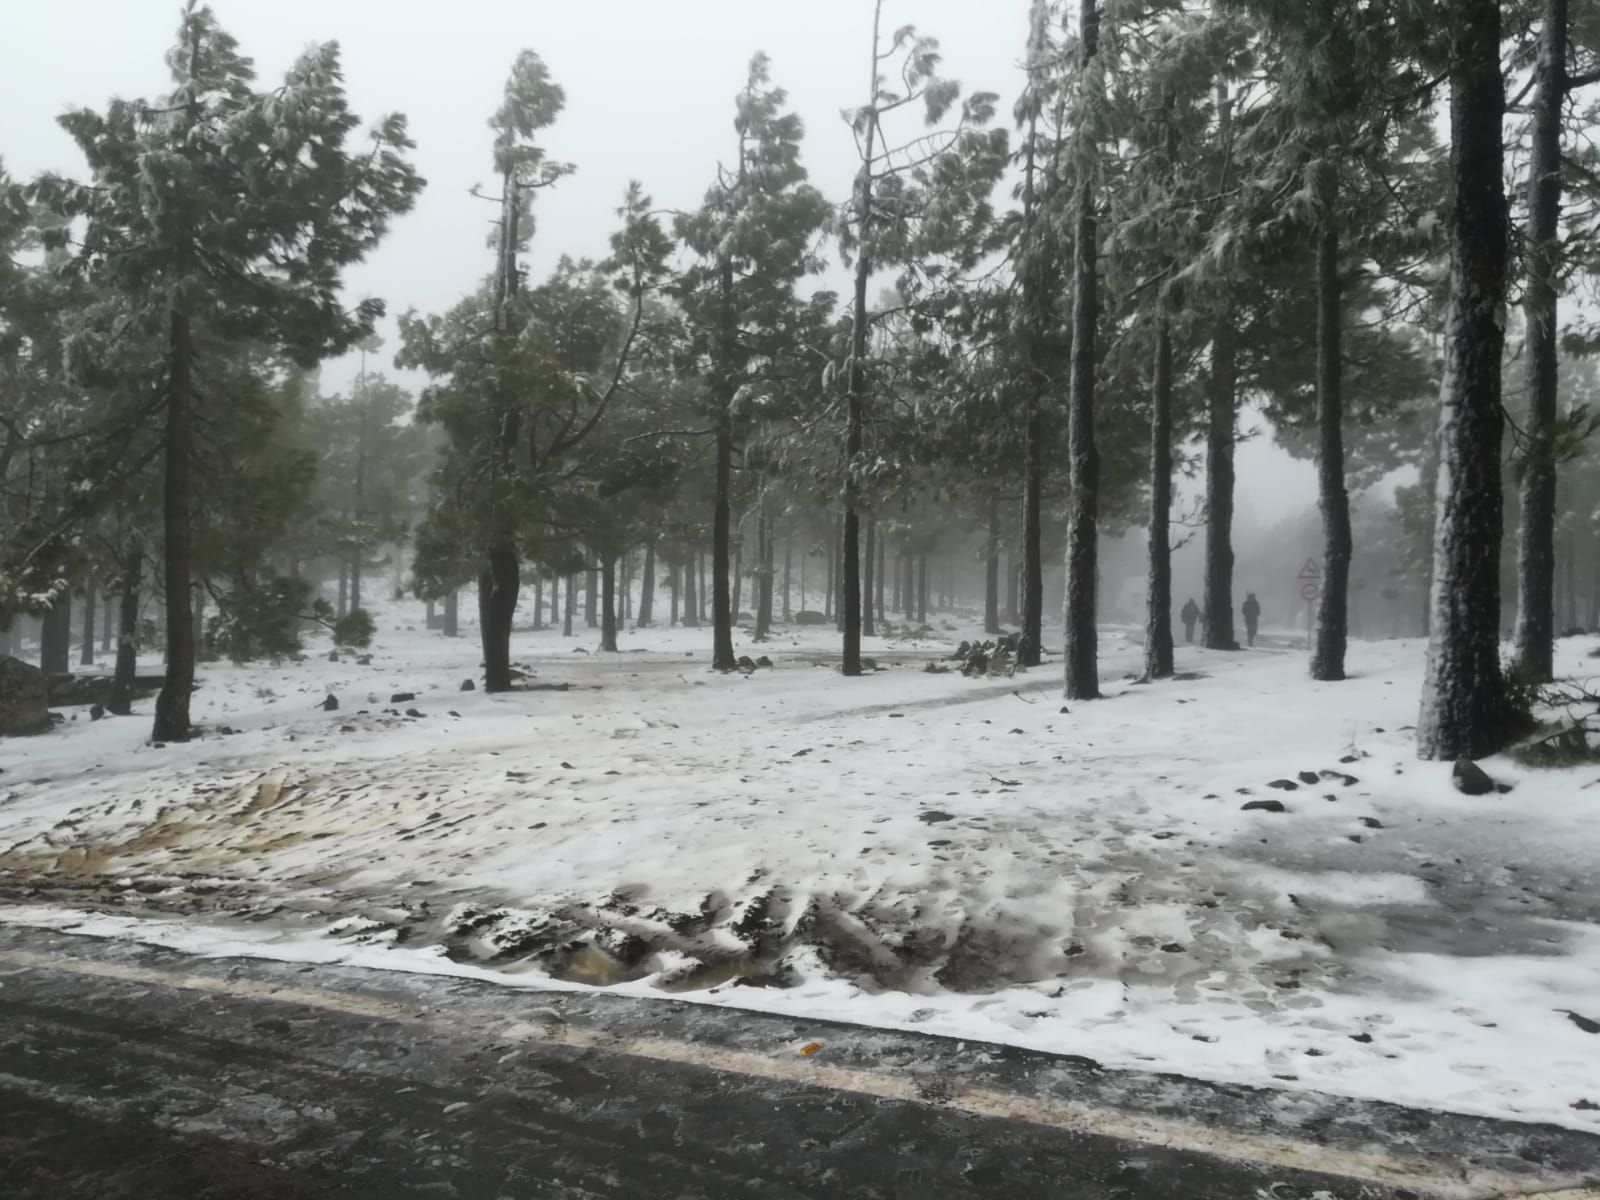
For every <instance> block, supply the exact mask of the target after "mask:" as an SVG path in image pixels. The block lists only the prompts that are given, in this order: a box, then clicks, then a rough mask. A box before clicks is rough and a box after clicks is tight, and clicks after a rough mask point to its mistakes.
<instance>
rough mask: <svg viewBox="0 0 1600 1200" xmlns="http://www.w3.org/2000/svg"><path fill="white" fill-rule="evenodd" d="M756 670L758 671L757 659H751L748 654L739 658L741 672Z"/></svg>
mask: <svg viewBox="0 0 1600 1200" xmlns="http://www.w3.org/2000/svg"><path fill="white" fill-rule="evenodd" d="M755 669H756V660H755V659H753V658H751V657H750V656H749V655H748V654H741V655H740V656H739V670H741V671H754V670H755Z"/></svg>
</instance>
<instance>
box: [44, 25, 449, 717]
mask: <svg viewBox="0 0 1600 1200" xmlns="http://www.w3.org/2000/svg"><path fill="white" fill-rule="evenodd" d="M167 62H168V66H169V67H170V69H171V73H172V80H173V90H172V91H171V93H169V94H168V95H167V96H165V97H163V98H162V99H161V100H160V101H158V102H156V103H150V102H146V101H127V100H114V101H112V102H111V104H110V105H109V106H108V108H107V109H106V111H105V112H104V113H97V112H94V111H92V110H88V109H83V110H79V111H76V112H72V113H68V114H67V115H65V116H64V117H62V118H61V123H62V125H63V127H64V128H65V129H66V130H67V132H68V133H69V134H70V135H71V136H72V137H73V139H74V140H75V141H76V142H77V143H78V146H79V148H80V149H81V150H82V151H83V154H84V157H85V158H86V160H87V161H88V164H89V168H90V172H91V175H90V178H89V180H88V181H87V182H86V183H82V184H77V183H71V182H68V181H66V180H62V179H56V178H47V179H45V180H43V181H41V183H40V184H39V185H38V189H37V192H38V195H39V196H40V198H41V199H43V200H44V201H45V202H46V203H47V204H49V205H50V206H51V207H52V208H53V209H54V210H55V211H56V212H58V213H59V214H60V215H61V216H62V217H64V218H67V219H69V220H78V221H82V222H83V233H82V237H81V239H80V240H79V241H78V242H77V244H76V245H75V246H74V247H73V254H72V262H71V266H72V269H73V270H74V271H76V272H78V273H80V274H81V275H82V276H84V277H85V278H87V279H88V280H90V281H91V282H93V283H94V284H95V285H97V286H98V287H100V288H103V289H104V290H105V291H106V292H108V293H110V294H112V295H114V296H116V297H118V298H119V300H120V301H121V304H122V306H123V308H124V314H123V315H124V316H125V318H126V320H127V321H128V322H130V323H131V325H132V327H133V328H136V329H137V330H138V332H139V336H140V337H141V338H143V339H145V340H146V342H147V344H149V345H151V346H152V347H153V346H157V345H159V346H161V347H162V357H163V359H164V362H163V368H164V369H163V372H162V375H161V382H160V385H159V386H160V388H161V391H162V393H163V402H164V413H163V416H164V430H163V446H162V458H163V463H164V468H163V469H164V492H163V514H164V516H163V538H162V543H163V544H162V556H163V578H164V584H165V592H166V604H167V654H168V659H167V674H166V681H165V683H164V685H163V687H162V690H161V695H160V697H159V698H158V700H157V703H156V718H155V726H154V730H153V736H154V737H155V738H156V739H157V740H162V741H175V740H185V739H187V738H188V737H189V735H190V721H189V696H190V692H191V690H192V688H193V683H194V661H195V639H194V620H193V607H192V604H191V591H190V589H191V586H192V579H193V566H194V564H193V552H194V547H193V535H194V510H195V502H196V497H195V490H194V477H193V473H192V462H193V455H194V451H195V436H196V435H195V422H196V415H197V410H198V408H199V407H200V406H201V405H205V404H215V403H218V402H219V401H220V400H221V399H222V398H221V397H219V396H212V395H210V394H208V389H207V387H206V385H205V381H204V379H203V376H202V373H201V372H202V369H203V365H204V362H205V357H204V356H205V354H206V351H207V349H208V348H209V347H211V346H212V345H227V344H231V343H234V342H246V341H248V342H250V343H252V344H256V345H263V346H275V347H277V348H279V349H281V351H282V352H283V353H285V354H288V355H290V356H291V357H293V358H295V359H297V360H300V361H303V362H306V363H311V362H315V361H316V360H317V359H319V358H322V357H325V356H327V355H330V354H335V353H338V352H341V351H343V350H344V349H346V348H348V347H350V346H352V345H354V344H356V343H357V342H358V341H360V339H361V338H363V337H366V336H368V335H369V334H370V333H371V331H372V325H373V322H374V321H375V320H376V319H377V318H378V316H379V315H381V313H382V305H381V304H380V303H379V302H377V301H372V300H368V301H363V302H362V303H360V304H358V305H357V306H356V307H355V309H354V310H353V311H351V310H347V309H345V307H344V306H343V304H342V303H341V300H340V295H339V288H340V282H341V275H342V272H343V270H344V268H346V267H347V266H349V265H351V264H352V263H355V262H358V261H359V260H360V259H361V258H362V257H363V256H364V255H365V254H366V253H367V252H368V251H369V250H371V249H372V248H373V247H374V246H375V245H376V244H377V242H378V241H379V240H380V239H381V237H382V236H383V234H384V232H385V230H386V228H387V225H388V222H389V220H390V219H391V218H392V217H393V216H395V215H396V214H399V213H403V212H405V211H406V210H407V209H409V208H410V206H411V204H412V202H413V200H414V199H415V196H416V194H417V192H418V190H419V189H420V188H421V186H422V181H421V179H420V178H419V177H418V176H417V174H416V172H415V171H413V170H412V168H411V167H410V166H409V164H408V163H407V162H406V159H405V152H406V151H407V150H408V149H409V148H410V145H411V143H410V141H409V140H408V138H407V136H406V127H405V120H404V118H402V117H399V116H390V117H387V118H385V119H384V120H382V121H381V122H380V123H379V124H378V125H377V127H376V128H375V129H374V131H373V135H372V136H373V144H372V146H371V147H370V148H358V147H354V146H349V145H347V143H348V142H349V140H350V135H351V134H352V132H353V131H354V130H355V129H356V127H357V125H358V121H357V119H356V118H355V117H354V115H352V114H351V113H350V111H349V108H348V106H347V104H346V101H345V96H344V89H343V82H342V77H341V72H340V64H339V51H338V47H337V46H336V45H334V44H333V43H328V44H325V45H322V46H319V47H316V48H313V49H311V50H309V51H307V52H306V53H305V54H304V55H303V56H302V57H301V58H300V59H299V61H298V62H297V63H296V64H295V65H294V66H293V67H292V68H291V69H290V70H289V72H288V74H287V76H286V77H285V79H284V82H283V84H282V86H281V87H278V88H275V89H272V90H270V91H257V90H256V89H255V87H254V82H255V78H254V70H253V68H252V65H251V63H250V60H249V59H247V58H245V57H243V56H242V55H241V54H240V53H239V50H238V46H237V43H236V42H235V41H234V39H233V38H232V37H230V36H229V35H228V34H227V33H226V32H224V31H223V30H222V28H221V27H220V26H219V25H218V24H217V21H216V18H215V17H214V15H213V14H212V12H211V10H210V9H209V8H207V7H204V6H202V5H199V4H197V3H194V2H192V0H191V3H190V4H189V5H188V7H186V8H185V10H184V13H183V17H182V21H181V23H180V26H179V30H178V38H177V42H176V44H175V45H174V47H173V49H172V51H171V52H170V53H169V54H168V56H167ZM52 240H53V242H54V244H61V245H64V244H65V241H66V230H65V229H64V228H63V229H60V230H58V231H56V233H55V234H54V237H53V239H52Z"/></svg>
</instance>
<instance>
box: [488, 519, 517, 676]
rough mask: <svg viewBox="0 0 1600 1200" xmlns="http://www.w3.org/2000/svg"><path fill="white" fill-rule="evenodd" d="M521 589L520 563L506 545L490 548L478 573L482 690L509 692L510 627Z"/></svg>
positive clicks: (515, 554)
mask: <svg viewBox="0 0 1600 1200" xmlns="http://www.w3.org/2000/svg"><path fill="white" fill-rule="evenodd" d="M520 589H522V566H520V563H518V560H517V552H515V550H514V549H509V547H496V549H493V550H490V557H488V565H486V566H485V568H483V571H482V574H480V576H478V640H480V642H482V646H483V690H485V691H510V686H512V678H510V627H512V619H514V618H515V614H517V594H518V590H520Z"/></svg>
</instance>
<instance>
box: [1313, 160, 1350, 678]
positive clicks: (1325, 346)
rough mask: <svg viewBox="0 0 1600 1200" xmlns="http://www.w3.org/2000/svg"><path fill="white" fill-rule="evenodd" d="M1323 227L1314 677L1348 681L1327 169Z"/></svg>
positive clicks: (1335, 284) (1331, 178)
mask: <svg viewBox="0 0 1600 1200" xmlns="http://www.w3.org/2000/svg"><path fill="white" fill-rule="evenodd" d="M1318 190H1319V192H1320V193H1321V195H1320V197H1319V199H1320V201H1321V204H1320V208H1321V210H1322V214H1321V215H1322V228H1321V230H1320V231H1319V233H1318V237H1317V493H1318V507H1320V508H1321V510H1322V598H1321V605H1320V607H1319V609H1318V612H1317V638H1316V646H1315V647H1314V648H1313V650H1312V653H1311V678H1313V679H1321V680H1325V681H1330V680H1337V679H1343V678H1344V653H1345V643H1346V640H1347V637H1348V621H1349V608H1348V605H1349V597H1350V556H1351V553H1352V545H1351V536H1350V493H1349V492H1348V491H1347V490H1346V489H1345V482H1344V388H1343V383H1344V350H1343V339H1342V336H1341V335H1342V324H1343V321H1342V317H1343V311H1342V310H1343V303H1344V296H1343V288H1342V287H1341V285H1340V281H1339V231H1338V226H1337V225H1336V224H1335V215H1334V207H1335V205H1336V204H1337V202H1338V176H1337V175H1336V174H1335V168H1334V167H1332V166H1327V167H1324V168H1323V170H1322V178H1321V179H1320V180H1319V181H1318Z"/></svg>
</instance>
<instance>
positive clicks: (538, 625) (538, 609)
mask: <svg viewBox="0 0 1600 1200" xmlns="http://www.w3.org/2000/svg"><path fill="white" fill-rule="evenodd" d="M533 628H534V632H536V633H537V632H539V631H540V630H542V629H544V576H543V575H535V576H534V577H533Z"/></svg>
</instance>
